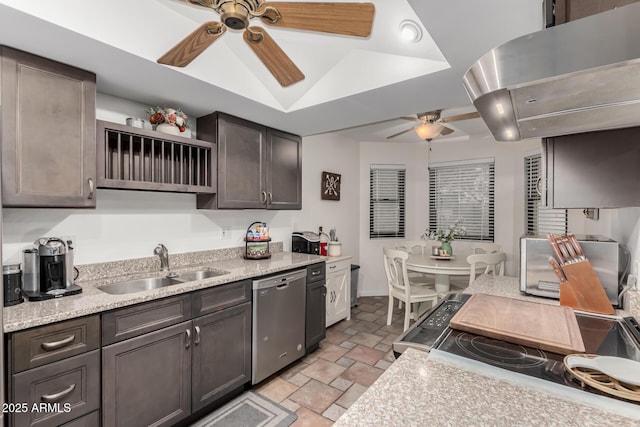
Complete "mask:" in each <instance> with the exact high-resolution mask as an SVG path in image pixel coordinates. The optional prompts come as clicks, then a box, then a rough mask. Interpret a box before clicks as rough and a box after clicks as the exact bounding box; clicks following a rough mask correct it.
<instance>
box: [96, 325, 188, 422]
mask: <svg viewBox="0 0 640 427" xmlns="http://www.w3.org/2000/svg"><path fill="white" fill-rule="evenodd" d="M192 341H193V337H192V334H191V321H188V322H183V323H179V324H177V325H174V326H170V327H167V328H164V329H161V330H159V331H156V332H151V333H148V334H146V335H142V336H139V337H136V338H131V339H129V340H126V341H122V342H119V343H117V344H113V345H110V346H107V347H104V348H103V350H102V410H103V411H102V424H103V426H105V427H108V426H114V427H115V426H149V425H154V426H158V427H159V426H170V425H173V424H174V423H176V422H177V421H178V420H181V419H183V418H185V417H186V416H188V415H189V414H190V411H191V369H190V367H191V347H192V345H193V343H192Z"/></svg>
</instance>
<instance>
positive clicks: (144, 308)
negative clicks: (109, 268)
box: [102, 294, 191, 346]
mask: <svg viewBox="0 0 640 427" xmlns="http://www.w3.org/2000/svg"><path fill="white" fill-rule="evenodd" d="M189 319H191V295H189V294H187V295H180V296H177V297H171V298H165V299H161V300H158V301H153V302H148V303H144V304H138V305H135V306H132V307H127V308H121V309H118V310H113V311H110V312H107V313H105V314H103V315H102V346H105V345H109V344H113V343H115V342H118V341H122V340H126V339H129V338H133V337H137V336H139V335H142V334H146V333H147V332H152V331H157V330H158V329H162V328H165V327H167V326H171V325H175V324H177V323H180V322H184V321H185V320H189Z"/></svg>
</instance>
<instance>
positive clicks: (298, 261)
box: [3, 252, 351, 333]
mask: <svg viewBox="0 0 640 427" xmlns="http://www.w3.org/2000/svg"><path fill="white" fill-rule="evenodd" d="M350 258H351V257H349V256H344V257H335V258H334V257H331V258H329V257H325V256H318V255H307V254H301V253H293V252H275V253H272V256H271V258H269V259H263V260H245V259H242V258H234V259H226V260H221V261H216V262H207V263H203V264H198V265H190V266H188V267H181V268H176V270H175V271H177V272H179V271H180V270H193V269H200V268H212V269H216V270H224V271H228V272H229V273H228V274H225V275H222V276H218V277H213V278H209V279H203V280H198V281H193V282H185V283H182V284H176V285H171V286H166V287H162V288H158V289H153V290H148V291H142V292H136V293H130V294H124V295H113V294H108V293H105V292H103V291H101V290H100V289H99V287H100V286H102V285H105V284H108V283H114V282H120V281H126V280H131V279H136V278H140V277H161V276H162V275H164V274H166V273H163V272H161V271H159V270H157V271H152V272H137V273H124V274H122V275H116V276H111V277H108V278H104V279H95V280H86V281H78V282H76V284H78V285H80V286H81V287H82V293H81V294H78V295H72V296H66V297H63V298H54V299H49V300H45V301H29V302H27V301H25V302H24V303H22V304H18V305H15V306H12V307H5V308H4V311H3V314H4V315H3V321H4V322H3V330H4V332H5V333H7V332H14V331H18V330H22V329H27V328H32V327H35V326H40V325H46V324H50V323H54V322H59V321H62V320H68V319H72V318H76V317H81V316H86V315H90V314H95V313H100V312H103V311H107V310H113V309H115V308H120V307H125V306H128V305H133V304H138V303H141V302H146V301H153V300H156V299H160V298H164V297H168V296H172V295H178V294H183V293H186V292H192V291H195V290H198V289H206V288H210V287H213V286H219V285H223V284H226V283H231V282H235V281H238V280H244V279H248V278H256V277H260V276H265V275H268V274H273V273H278V272H281V271H286V270H290V269H294V268H298V267H300V268H303V267H306V266H307V265H311V264H314V263H317V262H321V261H325V260H330V259H350Z"/></svg>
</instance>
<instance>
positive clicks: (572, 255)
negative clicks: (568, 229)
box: [562, 235, 577, 262]
mask: <svg viewBox="0 0 640 427" xmlns="http://www.w3.org/2000/svg"><path fill="white" fill-rule="evenodd" d="M562 244H563V245H564V246H565V247H566V248H567V252H569V257H570V258H571V261H574V262H575V261H577V259H576V258H577V255H576V251H575V250H574V248H573V245H572V244H571V243H570V242H569V238H568V237H567V236H566V235H565V236H563V237H562Z"/></svg>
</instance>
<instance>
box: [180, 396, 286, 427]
mask: <svg viewBox="0 0 640 427" xmlns="http://www.w3.org/2000/svg"><path fill="white" fill-rule="evenodd" d="M297 418H298V416H297V415H296V414H295V413H294V412H291V411H290V410H288V409H287V408H284V407H282V406H280V405H278V404H277V403H275V402H273V401H272V400H270V399H267V398H266V397H264V396H262V395H260V394H258V393H254V392H252V391H247V392H245V393H243V394H241V395H240V396H238V397H236V398H235V399H233V400H232V401H230V402H229V403H227V404H226V405H224V406H223V407H221V408H218V409H217V410H216V411H215V412H213V413H211V414H209V415H207V416H206V417H204V418H203V419H201V420H200V421H197V422H196V423H194V424H192V425H191V427H287V426H289V425H291V424H292V423H293V422H294V421H295V420H296V419H297Z"/></svg>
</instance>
